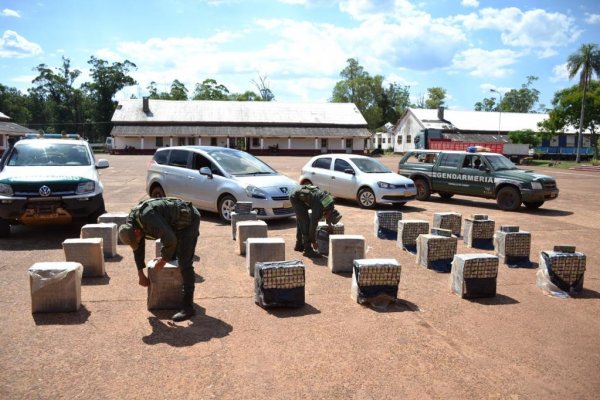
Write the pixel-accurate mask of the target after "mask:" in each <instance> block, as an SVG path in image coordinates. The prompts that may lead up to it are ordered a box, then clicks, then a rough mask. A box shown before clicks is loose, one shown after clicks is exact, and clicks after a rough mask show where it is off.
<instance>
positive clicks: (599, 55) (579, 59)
mask: <svg viewBox="0 0 600 400" xmlns="http://www.w3.org/2000/svg"><path fill="white" fill-rule="evenodd" d="M567 70H568V71H569V78H571V79H572V78H573V77H574V76H575V75H577V74H579V87H580V88H581V89H582V91H583V96H582V101H581V116H580V118H579V135H578V138H577V157H576V159H575V161H576V162H579V161H580V157H579V153H580V149H581V145H582V141H583V125H584V120H585V103H586V101H585V95H586V92H587V89H588V86H589V84H590V81H591V80H592V78H593V77H594V74H596V76H598V77H600V50H599V49H598V45H597V44H583V45H581V47H580V48H579V50H578V51H577V52H575V53H573V54H571V55H570V56H569V58H568V59H567Z"/></svg>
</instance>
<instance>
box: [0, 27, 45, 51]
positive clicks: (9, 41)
mask: <svg viewBox="0 0 600 400" xmlns="http://www.w3.org/2000/svg"><path fill="white" fill-rule="evenodd" d="M41 53H42V48H41V47H40V45H39V44H37V43H33V42H30V41H29V40H27V39H25V38H24V37H23V36H21V35H19V34H18V33H17V32H15V31H4V34H3V35H2V38H0V58H25V57H32V56H35V55H38V54H41Z"/></svg>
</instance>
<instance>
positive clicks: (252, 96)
mask: <svg viewBox="0 0 600 400" xmlns="http://www.w3.org/2000/svg"><path fill="white" fill-rule="evenodd" d="M229 99H230V100H232V101H262V99H263V98H262V97H261V96H259V95H258V94H256V93H254V92H253V91H251V90H246V91H245V92H244V93H232V94H230V95H229Z"/></svg>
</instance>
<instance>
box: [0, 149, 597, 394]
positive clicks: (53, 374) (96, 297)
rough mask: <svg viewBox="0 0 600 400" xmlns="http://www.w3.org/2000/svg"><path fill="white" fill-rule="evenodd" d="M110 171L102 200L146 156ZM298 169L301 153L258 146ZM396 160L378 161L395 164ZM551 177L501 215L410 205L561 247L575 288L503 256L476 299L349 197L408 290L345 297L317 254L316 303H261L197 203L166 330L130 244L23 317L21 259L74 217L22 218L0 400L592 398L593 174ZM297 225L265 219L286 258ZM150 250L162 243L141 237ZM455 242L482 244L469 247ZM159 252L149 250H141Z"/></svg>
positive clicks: (73, 231) (139, 186)
mask: <svg viewBox="0 0 600 400" xmlns="http://www.w3.org/2000/svg"><path fill="white" fill-rule="evenodd" d="M108 158H109V160H110V163H111V168H109V169H108V170H104V171H103V172H102V177H103V181H104V183H105V188H106V201H107V208H108V210H109V211H113V212H115V211H128V210H129V208H130V207H131V206H132V205H133V204H135V203H136V202H137V201H138V200H140V199H141V198H143V197H144V179H145V169H146V166H147V163H148V161H149V157H145V156H108ZM264 159H265V160H266V161H267V162H269V163H271V164H272V165H273V166H274V167H276V168H277V169H279V170H280V171H282V172H283V173H285V174H287V175H289V176H290V177H292V178H294V179H297V177H298V175H299V170H300V167H301V166H302V165H303V164H304V163H305V162H306V161H307V158H304V157H298V158H277V157H265V158H264ZM398 159H399V157H385V158H383V159H382V160H383V161H384V162H385V163H386V164H388V165H389V166H390V167H392V168H394V169H395V165H396V163H397V161H398ZM536 170H538V171H540V172H546V173H550V174H553V175H554V176H556V177H557V179H558V184H559V188H560V189H561V193H560V196H559V198H558V199H557V200H555V201H552V202H550V203H547V204H546V205H545V206H544V207H543V208H542V209H540V210H537V211H535V212H528V211H526V210H525V209H523V210H522V211H521V212H518V213H512V212H502V211H499V210H497V209H496V207H495V203H494V202H492V201H489V200H477V199H470V198H466V197H463V198H460V197H458V198H454V199H452V200H451V201H449V202H442V201H441V200H440V199H439V198H438V197H437V196H434V197H433V198H432V199H433V200H432V201H430V202H413V203H412V204H409V205H407V206H406V207H404V209H403V211H404V212H405V213H406V215H405V218H417V219H424V220H427V221H431V220H432V215H433V212H436V211H457V212H461V213H462V214H463V217H466V216H469V215H470V214H473V213H485V214H488V215H489V217H490V218H492V219H494V220H496V226H497V227H498V226H499V225H501V224H516V225H519V226H520V227H521V229H523V230H527V231H530V232H531V233H532V238H533V240H532V260H533V261H535V262H537V261H538V254H539V252H540V251H541V250H547V249H551V248H552V246H553V245H555V244H575V245H576V246H577V249H578V250H580V251H583V252H585V253H586V254H587V256H588V262H587V268H588V269H587V272H586V277H585V290H584V291H583V293H581V294H580V295H579V296H578V297H577V298H570V299H566V300H564V299H557V298H552V297H548V296H545V295H544V294H543V293H542V292H541V290H540V289H538V288H537V287H536V284H535V281H536V280H535V273H536V271H535V270H531V269H508V268H506V267H501V268H500V272H499V276H498V295H497V296H496V297H495V298H492V299H485V300H479V301H468V300H463V299H460V298H459V297H458V296H456V295H454V294H453V293H451V292H450V289H449V279H450V277H449V274H439V273H435V272H432V271H429V270H427V269H425V268H424V267H420V266H418V265H416V263H415V256H414V255H412V254H409V253H407V252H403V251H401V250H400V249H399V248H398V247H396V244H395V242H393V241H386V240H380V239H377V238H375V237H374V235H373V211H368V210H362V209H359V208H358V207H357V206H355V205H354V204H352V203H350V202H342V203H341V204H340V206H339V208H340V210H341V212H342V213H343V216H344V217H343V219H342V221H343V222H344V224H345V226H346V233H349V234H362V235H364V236H365V238H366V241H367V245H368V253H367V256H368V257H369V258H375V257H386V258H389V257H393V258H396V259H397V260H399V261H400V263H401V265H402V268H403V269H402V278H401V283H400V293H399V296H400V297H401V301H400V302H399V303H398V305H394V306H392V307H390V308H389V309H388V310H387V311H385V312H381V311H376V310H373V309H370V308H366V307H362V306H359V305H357V304H356V303H354V302H353V301H352V300H351V299H350V277H349V276H343V275H336V274H332V273H331V272H329V270H328V268H327V266H326V262H325V261H324V260H322V261H317V262H312V261H311V260H309V259H305V260H304V261H305V264H306V266H307V275H306V278H307V282H306V303H307V304H306V306H305V307H304V308H302V309H298V310H278V311H265V310H263V309H261V308H260V307H258V306H256V305H255V304H254V302H253V280H252V278H250V277H249V276H248V275H247V273H246V270H245V260H244V258H243V257H241V256H238V255H236V253H235V246H236V245H237V243H236V242H234V241H232V240H231V236H230V232H231V231H230V227H229V226H228V225H223V224H221V223H220V222H219V221H218V220H217V218H216V216H214V215H209V214H208V213H203V221H202V224H201V228H200V231H201V238H200V241H199V244H198V247H197V255H198V256H199V257H200V258H201V260H200V262H199V263H197V269H196V271H197V273H198V280H197V281H198V284H197V289H196V296H195V303H196V304H197V307H198V310H199V311H200V313H199V315H198V316H196V317H195V318H194V319H193V320H192V321H191V322H183V323H178V324H173V323H171V322H170V320H169V317H170V315H171V313H170V312H157V313H152V312H149V311H147V310H146V307H145V303H146V292H145V289H143V288H141V287H140V286H138V284H137V279H136V272H135V267H134V263H133V257H132V254H131V251H130V250H129V249H128V248H127V247H125V246H119V248H118V252H119V256H118V257H115V258H113V259H110V260H107V276H106V277H105V278H103V279H85V280H84V282H83V286H82V303H83V307H82V309H81V310H80V311H79V312H77V313H65V314H36V315H32V314H31V312H30V305H31V300H30V294H29V284H28V275H27V269H28V268H29V267H30V266H31V264H33V263H34V262H37V261H61V260H63V259H64V255H63V252H62V249H61V243H62V241H63V240H64V239H66V238H69V237H77V236H78V228H77V227H75V228H56V227H42V228H31V227H18V228H17V229H14V234H13V237H12V238H11V239H8V240H0V257H1V261H0V287H1V288H2V290H1V291H0V303H1V304H2V307H0V323H1V326H2V328H1V331H0V332H1V334H0V365H1V368H0V398H3V399H18V398H25V399H32V398H40V399H57V398H68V399H76V398H86V399H88V398H91V399H121V398H190V399H213V398H214V399H258V398H267V397H268V398H277V399H295V398H309V399H378V400H379V399H401V398H414V399H428V398H461V399H464V398H469V399H471V398H488V399H539V398H548V399H563V398H569V399H571V398H573V399H597V398H598V397H599V396H600V394H599V393H600V368H599V367H600V335H599V333H598V332H599V331H600V318H599V316H600V272H599V268H598V260H599V259H600V246H598V243H599V242H598V237H600V228H599V223H598V215H599V213H600V196H599V194H600V189H599V188H600V174H598V173H594V172H580V171H555V170H552V169H536ZM294 226H295V224H294V221H293V220H288V221H281V222H278V223H273V222H271V223H269V235H270V236H272V237H276V236H277V237H283V238H284V239H285V241H286V255H287V258H288V259H291V258H297V257H299V256H300V255H299V253H296V252H294V251H293V249H292V247H293V244H294V243H293V242H294V237H295V236H294V235H295V230H294ZM148 247H152V246H148ZM458 251H459V253H472V252H478V250H474V249H470V248H466V247H465V246H464V244H462V242H459V247H458ZM150 257H151V254H150V250H149V254H148V258H150Z"/></svg>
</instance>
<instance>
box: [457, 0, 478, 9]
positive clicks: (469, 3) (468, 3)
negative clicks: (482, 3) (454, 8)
mask: <svg viewBox="0 0 600 400" xmlns="http://www.w3.org/2000/svg"><path fill="white" fill-rule="evenodd" d="M460 4H461V5H462V6H463V7H479V1H477V0H462V1H461V2H460Z"/></svg>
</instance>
